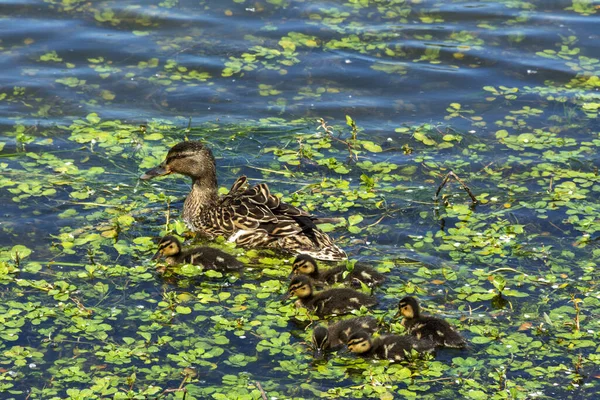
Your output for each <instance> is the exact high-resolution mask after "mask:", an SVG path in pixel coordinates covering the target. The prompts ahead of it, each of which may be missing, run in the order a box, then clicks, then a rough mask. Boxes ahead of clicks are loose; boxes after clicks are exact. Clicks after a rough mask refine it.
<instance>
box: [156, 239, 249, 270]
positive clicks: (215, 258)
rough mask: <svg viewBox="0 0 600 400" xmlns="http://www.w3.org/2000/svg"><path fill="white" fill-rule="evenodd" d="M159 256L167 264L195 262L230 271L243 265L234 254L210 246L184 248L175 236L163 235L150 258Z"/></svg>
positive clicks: (206, 267) (209, 267)
mask: <svg viewBox="0 0 600 400" xmlns="http://www.w3.org/2000/svg"><path fill="white" fill-rule="evenodd" d="M159 257H164V258H165V261H166V262H167V264H169V265H178V264H195V265H202V266H203V267H204V268H205V269H213V270H217V271H232V270H237V269H240V268H242V267H243V266H244V264H242V263H241V262H240V261H238V260H237V259H236V258H235V257H234V256H232V255H230V254H227V253H225V252H224V251H221V250H219V249H215V248H212V247H205V246H204V247H193V248H191V249H185V250H184V249H182V247H181V242H180V241H179V239H177V238H176V237H175V236H165V237H163V238H162V239H161V240H160V242H159V243H158V251H157V252H156V254H154V257H152V259H153V260H156V259H157V258H159Z"/></svg>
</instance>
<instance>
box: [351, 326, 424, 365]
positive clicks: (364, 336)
mask: <svg viewBox="0 0 600 400" xmlns="http://www.w3.org/2000/svg"><path fill="white" fill-rule="evenodd" d="M347 346H348V350H350V351H351V352H352V353H355V354H358V355H360V356H361V357H369V358H376V359H379V360H391V361H402V360H404V359H406V357H407V355H408V354H410V353H411V352H412V350H416V351H417V352H419V353H428V352H431V351H433V350H434V348H435V343H433V342H432V341H430V340H426V339H425V340H418V339H416V338H415V337H414V336H400V335H386V336H380V337H378V338H376V339H371V335H370V334H369V333H368V332H365V331H357V332H354V333H353V334H352V335H351V336H350V337H349V338H348V342H347Z"/></svg>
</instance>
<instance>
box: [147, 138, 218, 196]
mask: <svg viewBox="0 0 600 400" xmlns="http://www.w3.org/2000/svg"><path fill="white" fill-rule="evenodd" d="M173 173H175V174H182V175H186V176H189V177H190V178H192V179H193V180H197V179H201V178H202V179H208V180H209V181H211V182H212V181H214V184H215V186H216V184H217V183H216V182H217V175H216V167H215V158H214V156H213V154H212V152H211V151H210V149H209V148H208V147H206V146H205V145H203V144H202V143H200V142H181V143H178V144H176V145H175V146H173V147H171V150H169V153H167V157H166V158H165V160H164V161H163V162H162V163H161V164H160V165H159V166H158V167H155V168H152V169H151V170H149V171H146V173H144V174H143V175H142V176H140V179H141V180H149V179H152V178H156V177H157V176H163V175H169V174H173Z"/></svg>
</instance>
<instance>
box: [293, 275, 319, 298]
mask: <svg viewBox="0 0 600 400" xmlns="http://www.w3.org/2000/svg"><path fill="white" fill-rule="evenodd" d="M312 292H313V288H312V282H311V280H310V278H309V277H308V276H306V275H296V276H294V277H293V278H292V281H291V282H290V285H289V286H288V297H291V296H296V297H298V298H299V299H304V298H307V297H310V296H311V295H312Z"/></svg>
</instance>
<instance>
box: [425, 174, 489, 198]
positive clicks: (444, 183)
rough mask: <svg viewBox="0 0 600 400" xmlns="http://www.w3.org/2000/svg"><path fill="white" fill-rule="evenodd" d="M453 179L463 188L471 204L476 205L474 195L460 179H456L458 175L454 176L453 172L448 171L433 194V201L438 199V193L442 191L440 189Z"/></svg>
mask: <svg viewBox="0 0 600 400" xmlns="http://www.w3.org/2000/svg"><path fill="white" fill-rule="evenodd" d="M451 177H452V178H454V179H455V180H456V181H458V183H460V184H461V186H462V187H463V189H464V190H465V191H466V192H467V194H468V195H469V197H470V198H471V203H472V204H477V203H478V201H477V198H476V197H475V195H474V194H473V192H471V189H469V187H468V186H467V185H466V184H465V183H464V182H463V181H462V179H460V178H459V177H458V175H456V174H455V173H454V172H452V171H450V172H448V173H447V174H446V176H445V177H444V179H443V180H442V183H441V184H440V186H439V187H438V189H437V190H436V192H435V199H436V200H437V199H438V197H439V194H440V192H441V191H442V188H443V187H444V186H446V183H448V180H449V179H450V178H451Z"/></svg>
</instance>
